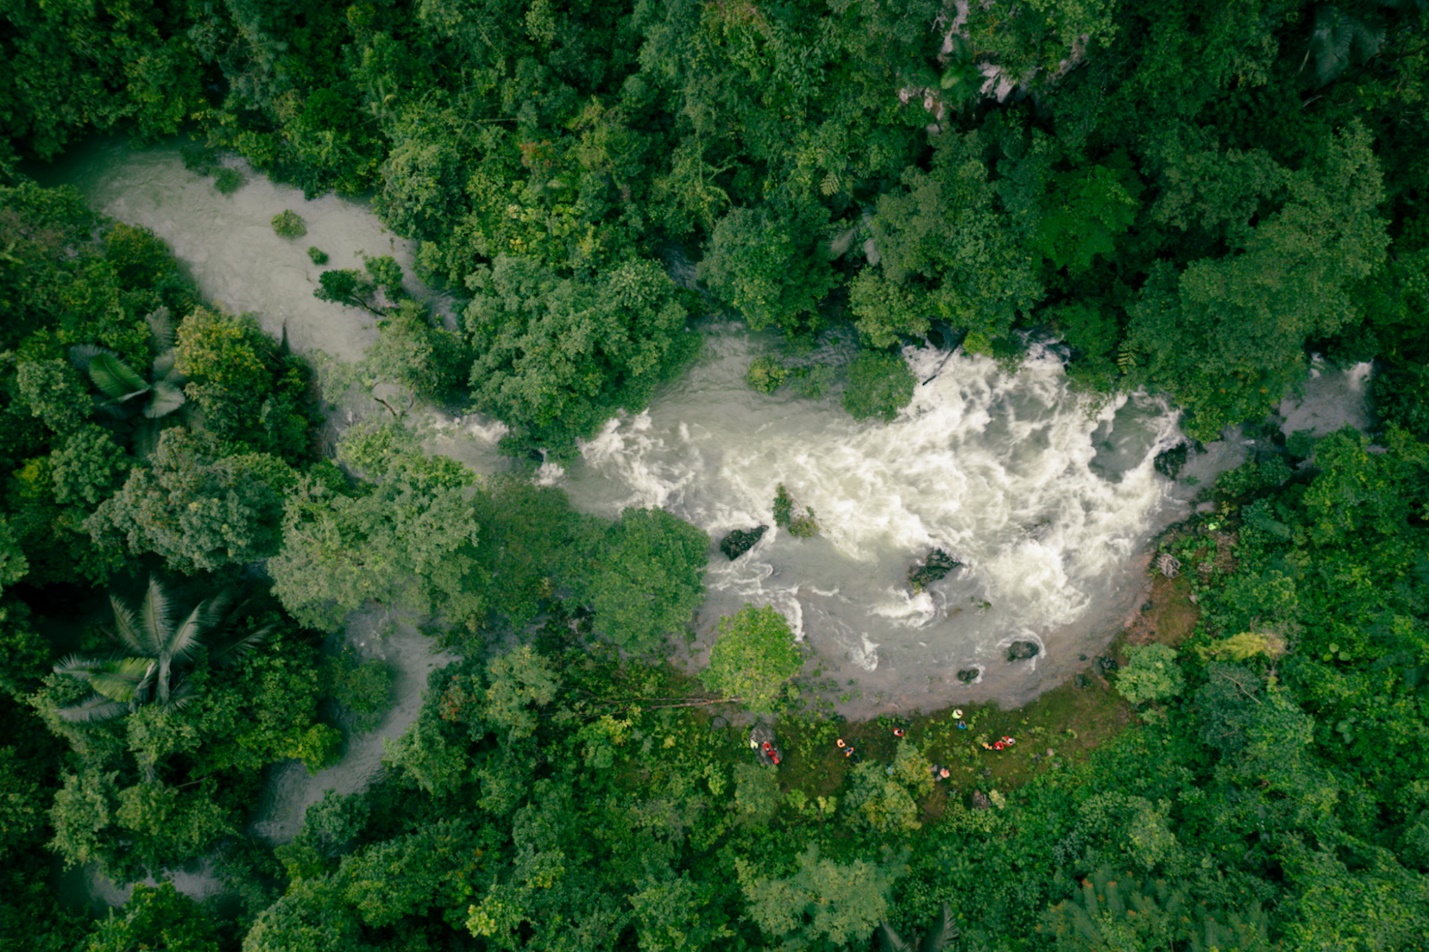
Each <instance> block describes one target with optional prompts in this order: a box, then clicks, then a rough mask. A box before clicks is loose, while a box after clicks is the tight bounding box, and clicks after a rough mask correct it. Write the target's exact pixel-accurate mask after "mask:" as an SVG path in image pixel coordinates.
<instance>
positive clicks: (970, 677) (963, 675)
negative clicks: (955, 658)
mask: <svg viewBox="0 0 1429 952" xmlns="http://www.w3.org/2000/svg"><path fill="white" fill-rule="evenodd" d="M977 676H978V669H977V668H963V669H962V670H961V671H959V672H958V680H959V681H960V682H962V683H963V684H972V683H973V682H974V681H976V680H977Z"/></svg>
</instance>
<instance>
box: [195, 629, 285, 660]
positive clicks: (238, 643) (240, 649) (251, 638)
mask: <svg viewBox="0 0 1429 952" xmlns="http://www.w3.org/2000/svg"><path fill="white" fill-rule="evenodd" d="M272 633H273V626H272V625H264V626H263V627H262V628H259V629H258V630H257V631H254V632H252V633H250V634H248V635H245V636H244V637H242V638H236V639H234V640H233V641H230V642H228V643H226V644H223V645H219V646H217V647H216V648H215V649H214V651H213V653H212V654H210V655H209V656H208V660H209V662H210V663H211V664H215V665H229V664H233V663H235V662H237V661H239V660H241V659H242V658H243V656H244V655H246V654H248V652H250V651H252V650H253V649H254V648H256V647H258V646H259V645H260V644H262V643H263V642H264V640H266V639H267V637H268V636H269V635H270V634H272Z"/></svg>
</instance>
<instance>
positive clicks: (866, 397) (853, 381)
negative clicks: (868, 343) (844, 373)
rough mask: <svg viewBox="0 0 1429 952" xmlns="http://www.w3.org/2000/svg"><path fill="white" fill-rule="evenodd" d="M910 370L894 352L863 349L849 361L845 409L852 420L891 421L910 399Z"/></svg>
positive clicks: (911, 382)
mask: <svg viewBox="0 0 1429 952" xmlns="http://www.w3.org/2000/svg"><path fill="white" fill-rule="evenodd" d="M917 382H918V381H917V380H916V379H914V377H913V372H912V371H911V370H909V369H908V365H907V364H906V363H905V362H904V361H903V359H902V358H901V357H899V356H897V355H896V354H887V353H883V352H881V351H864V352H863V353H861V354H859V355H858V357H856V358H855V359H854V361H853V363H851V364H849V368H848V389H847V390H845V391H844V395H843V405H844V409H845V410H847V411H848V412H849V413H850V414H852V415H853V418H854V419H855V420H870V419H874V420H882V421H883V422H884V423H890V422H892V421H893V419H894V418H895V417H896V416H898V411H899V410H901V409H903V408H904V407H906V406H907V405H908V404H909V402H910V401H912V399H913V387H914V386H915V385H916V384H917Z"/></svg>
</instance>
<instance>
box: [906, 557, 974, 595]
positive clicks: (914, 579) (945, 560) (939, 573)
mask: <svg viewBox="0 0 1429 952" xmlns="http://www.w3.org/2000/svg"><path fill="white" fill-rule="evenodd" d="M962 564H963V563H961V562H959V561H958V560H957V559H955V558H953V557H952V556H951V555H949V554H948V553H946V552H944V551H943V550H942V549H934V550H933V551H932V552H929V553H928V557H927V558H926V559H924V560H923V561H921V562H914V563H913V564H912V566H910V567H909V569H908V584H909V585H911V586H912V587H913V591H915V592H921V591H923V589H925V588H927V587H928V586H929V585H931V584H933V583H934V582H936V581H938V580H939V579H943V578H946V577H947V575H948V573H949V572H951V571H952V570H953V569H955V568H957V567H959V566H960V565H962Z"/></svg>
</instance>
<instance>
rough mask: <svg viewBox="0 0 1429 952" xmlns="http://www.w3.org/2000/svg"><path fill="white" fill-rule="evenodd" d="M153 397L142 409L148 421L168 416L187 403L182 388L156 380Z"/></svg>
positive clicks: (168, 382) (169, 382)
mask: <svg viewBox="0 0 1429 952" xmlns="http://www.w3.org/2000/svg"><path fill="white" fill-rule="evenodd" d="M152 392H153V396H152V397H151V398H150V399H149V405H148V406H146V407H145V408H144V416H146V417H148V418H149V419H150V420H157V419H158V418H159V417H165V416H168V415H169V414H170V413H173V412H174V411H175V410H177V409H178V408H179V407H181V406H183V405H184V403H186V402H187V401H188V397H186V396H184V391H183V388H181V387H179V386H178V385H177V384H175V383H172V382H171V381H168V380H157V381H155V382H154V386H153V389H152Z"/></svg>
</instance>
